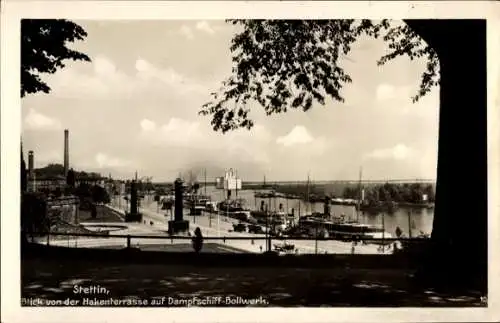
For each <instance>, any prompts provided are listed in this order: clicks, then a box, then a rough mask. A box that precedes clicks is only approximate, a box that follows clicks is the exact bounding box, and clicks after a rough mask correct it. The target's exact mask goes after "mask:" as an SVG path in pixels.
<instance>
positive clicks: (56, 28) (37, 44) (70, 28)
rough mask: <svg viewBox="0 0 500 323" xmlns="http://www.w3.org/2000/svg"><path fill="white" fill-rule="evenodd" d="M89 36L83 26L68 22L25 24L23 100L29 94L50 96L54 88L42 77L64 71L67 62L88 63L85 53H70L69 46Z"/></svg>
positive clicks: (22, 64) (26, 21)
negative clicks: (47, 94)
mask: <svg viewBox="0 0 500 323" xmlns="http://www.w3.org/2000/svg"><path fill="white" fill-rule="evenodd" d="M86 36H87V33H86V32H85V30H84V29H83V28H82V27H80V26H79V25H77V24H75V23H73V22H71V21H68V20H64V19H22V20H21V97H24V96H25V95H27V94H31V93H37V92H44V93H49V92H50V87H49V86H48V85H47V84H45V83H44V82H42V81H41V79H40V77H39V75H40V74H43V73H49V74H53V73H55V72H56V71H57V70H58V69H61V68H64V67H65V65H64V62H63V61H64V60H67V59H70V60H73V61H87V62H90V58H89V57H88V56H87V55H85V54H84V53H80V52H78V51H75V50H72V49H69V48H68V47H67V46H66V43H67V42H74V41H76V40H83V39H84V38H85V37H86Z"/></svg>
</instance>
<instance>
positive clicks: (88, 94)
mask: <svg viewBox="0 0 500 323" xmlns="http://www.w3.org/2000/svg"><path fill="white" fill-rule="evenodd" d="M91 64H92V65H91V67H92V70H91V71H87V72H84V71H81V70H79V68H72V67H71V66H68V68H65V69H63V70H61V71H59V72H58V73H56V74H54V75H50V76H45V77H47V82H48V83H49V85H50V86H51V88H52V95H54V96H58V97H66V98H68V97H69V98H72V99H79V98H85V99H86V98H96V97H98V98H102V97H104V98H106V99H112V98H113V97H114V96H118V97H120V98H130V97H134V96H137V95H146V94H149V93H155V94H156V93H166V91H169V90H170V91H169V92H168V93H169V94H171V95H174V96H179V95H180V96H185V95H191V94H196V95H207V96H208V95H209V93H210V89H211V88H212V87H213V85H212V84H204V83H202V82H199V81H197V80H195V79H191V78H189V77H187V76H185V75H184V74H182V73H180V72H179V71H176V70H175V69H173V68H172V67H167V68H159V67H157V66H155V65H154V64H152V63H150V62H149V61H147V60H146V59H143V58H138V59H136V61H135V62H134V66H133V67H134V68H135V73H128V74H127V73H125V72H123V71H121V70H120V69H118V68H117V67H116V65H115V64H114V63H113V61H112V60H110V59H108V58H107V57H104V56H102V55H101V56H96V57H93V58H92V63H91Z"/></svg>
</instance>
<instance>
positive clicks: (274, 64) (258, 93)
mask: <svg viewBox="0 0 500 323" xmlns="http://www.w3.org/2000/svg"><path fill="white" fill-rule="evenodd" d="M228 23H231V24H234V25H239V26H240V27H242V31H241V32H239V33H237V34H236V35H235V36H234V37H233V39H232V42H231V46H230V50H231V52H232V53H233V57H232V61H233V64H234V66H233V74H232V75H231V76H230V77H228V78H227V79H226V80H224V81H223V82H222V88H221V90H220V91H219V92H217V94H213V95H212V99H213V100H212V102H211V103H209V104H205V105H203V106H202V110H201V111H200V114H202V115H206V116H211V118H212V121H211V123H212V126H213V128H214V130H215V131H222V132H223V133H225V132H227V131H230V130H234V129H238V128H241V127H245V128H248V129H250V128H251V127H252V126H253V124H254V123H253V121H252V120H250V119H248V113H247V112H248V110H247V109H246V108H245V105H246V103H247V102H248V101H250V100H252V101H255V102H257V103H259V104H260V105H261V106H262V108H263V109H264V111H265V113H266V115H272V114H276V113H281V112H286V111H287V108H289V107H291V108H298V107H302V110H303V111H308V110H309V109H311V108H312V107H313V106H314V104H315V103H319V104H321V105H324V104H325V99H326V97H327V96H328V97H330V98H331V99H333V100H334V101H337V102H344V98H343V97H342V95H341V90H342V88H343V87H344V85H345V84H346V83H351V82H352V79H351V77H350V76H349V75H348V74H347V73H346V71H345V70H344V69H343V68H342V66H341V63H342V58H344V57H345V55H347V54H348V53H349V52H350V50H351V47H352V44H353V43H354V42H355V41H356V40H357V39H358V38H359V37H360V36H363V35H368V36H370V37H375V38H378V37H382V39H383V40H385V41H386V42H388V45H389V48H390V49H391V52H389V53H388V54H386V55H384V56H383V57H381V58H380V59H379V60H378V61H377V64H378V65H383V64H385V63H387V62H388V61H390V60H392V59H394V58H396V57H398V56H402V55H407V56H408V57H409V58H410V59H415V58H420V57H423V56H427V59H428V62H429V64H428V65H427V69H426V71H425V72H424V73H423V75H422V81H421V85H420V88H419V91H418V92H417V95H416V96H414V97H413V98H412V99H413V100H414V101H416V100H418V99H419V98H421V97H422V96H423V95H425V94H426V93H427V92H429V91H430V89H431V88H432V87H433V86H435V85H436V84H438V83H439V76H438V65H439V64H438V60H437V56H435V54H434V53H433V51H432V49H431V48H430V47H428V46H426V45H425V43H423V42H422V41H421V39H420V38H419V37H418V36H417V35H416V34H415V32H413V31H412V30H411V29H410V28H409V27H408V26H407V25H402V26H391V24H390V23H389V21H388V20H381V21H372V20H366V19H365V20H361V21H355V20H352V19H342V20H229V21H228ZM228 105H234V106H232V107H231V108H228ZM237 109H244V110H245V113H243V114H239V113H238V115H237V116H236V117H235V116H234V111H238V110H237Z"/></svg>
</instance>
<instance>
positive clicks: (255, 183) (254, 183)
mask: <svg viewBox="0 0 500 323" xmlns="http://www.w3.org/2000/svg"><path fill="white" fill-rule="evenodd" d="M309 183H310V184H311V185H327V184H358V183H359V179H352V180H347V179H346V180H319V181H318V180H310V181H309ZM385 183H390V184H415V183H418V184H436V180H435V179H421V178H415V179H365V180H361V184H385ZM156 184H173V183H172V182H170V183H169V182H163V183H156ZM207 184H208V185H214V184H215V179H213V180H207ZM264 184H265V185H269V186H272V185H306V184H307V180H296V181H266V182H265V183H264V182H263V181H245V180H243V186H247V187H248V186H261V185H264Z"/></svg>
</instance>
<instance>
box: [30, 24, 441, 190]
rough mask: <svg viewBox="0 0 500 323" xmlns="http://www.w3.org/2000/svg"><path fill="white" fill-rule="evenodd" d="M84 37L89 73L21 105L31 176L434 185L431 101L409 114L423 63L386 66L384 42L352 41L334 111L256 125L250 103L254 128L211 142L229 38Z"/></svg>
mask: <svg viewBox="0 0 500 323" xmlns="http://www.w3.org/2000/svg"><path fill="white" fill-rule="evenodd" d="M76 22H77V23H78V24H80V25H81V26H82V27H83V28H84V29H85V30H86V31H87V33H88V37H87V38H86V39H85V40H84V41H81V42H77V43H75V44H73V45H71V47H73V48H75V49H77V50H80V51H82V52H84V53H86V54H87V55H88V56H89V57H90V58H91V60H92V62H91V63H88V62H71V61H70V62H67V66H66V68H64V69H62V70H59V71H58V72H56V73H55V74H52V75H44V76H43V80H45V81H46V82H47V84H48V85H49V86H50V87H51V89H52V91H51V93H49V94H45V93H38V94H34V95H33V94H32V95H29V96H27V97H25V98H23V99H22V129H23V130H22V138H23V147H24V151H25V154H27V151H28V150H33V151H34V154H35V167H43V166H45V165H46V164H48V163H61V164H62V162H63V130H64V129H68V130H69V138H70V166H71V167H73V168H74V169H78V170H87V171H97V172H100V173H102V174H103V175H108V174H111V175H112V176H113V177H117V178H130V177H132V176H134V173H135V171H137V172H138V173H139V177H142V176H151V177H152V178H153V181H171V180H174V179H175V178H176V177H177V176H178V174H179V173H180V172H182V173H184V174H185V173H187V172H188V171H193V173H194V174H195V175H201V173H202V171H201V170H202V169H206V172H207V178H209V179H212V178H214V177H218V176H223V172H224V169H229V168H233V169H235V170H237V172H238V175H239V177H241V178H242V179H243V181H245V180H248V181H258V180H263V178H264V176H266V179H267V180H268V181H273V180H276V181H280V180H306V179H307V176H308V174H310V177H311V179H312V180H355V179H357V178H358V176H359V171H360V168H361V167H362V169H363V179H367V180H368V179H371V180H386V179H416V178H420V179H435V178H436V164H437V136H438V111H439V89H438V88H435V89H433V90H432V92H430V93H429V94H428V95H427V96H425V97H424V98H423V99H421V100H420V101H419V102H418V103H412V102H411V97H412V96H413V95H414V94H415V93H416V92H417V89H418V84H419V80H420V75H421V73H422V72H423V71H424V67H425V64H426V62H425V60H414V61H410V60H409V59H408V58H406V57H400V58H397V59H395V60H394V61H392V62H390V63H388V64H386V65H384V66H377V64H376V61H377V59H378V58H380V57H381V56H382V55H383V54H384V53H386V52H387V50H388V49H387V44H386V43H384V41H383V40H381V39H379V40H375V39H371V38H361V39H359V40H358V41H357V42H356V43H355V45H354V46H353V48H352V51H351V52H350V53H349V54H348V55H347V56H346V58H345V59H342V61H341V66H343V67H344V68H345V70H346V72H347V73H348V74H349V75H350V76H351V78H352V80H353V82H352V83H350V84H347V85H346V86H345V87H344V88H343V90H342V94H343V96H344V98H345V102H344V103H339V102H333V101H332V100H327V102H326V104H325V105H324V106H322V105H320V104H315V105H314V106H313V108H312V109H310V110H309V111H307V112H303V111H300V110H297V111H295V110H294V111H291V112H287V113H285V114H280V115H274V116H266V115H265V113H264V112H263V109H262V108H261V107H260V106H259V105H258V104H256V103H250V107H251V109H252V112H251V114H250V116H251V117H252V118H253V120H254V121H255V127H254V128H253V129H252V130H250V131H248V130H243V129H242V130H237V131H233V132H230V133H227V134H224V135H223V134H220V133H216V132H214V131H213V130H212V128H211V126H210V118H209V117H208V116H200V115H198V111H199V110H200V108H201V106H202V105H203V104H204V103H206V102H208V101H209V100H210V93H211V92H213V91H215V90H217V89H218V88H219V87H220V84H221V82H222V81H223V80H224V79H225V78H226V77H227V76H229V75H230V73H231V68H232V62H231V52H230V50H229V47H230V44H231V39H232V37H233V36H234V34H235V33H236V32H237V31H238V29H237V28H238V27H235V26H233V25H230V24H227V23H225V22H224V21H193V20H186V21H182V20H176V21H173V20H172V21H76Z"/></svg>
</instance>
